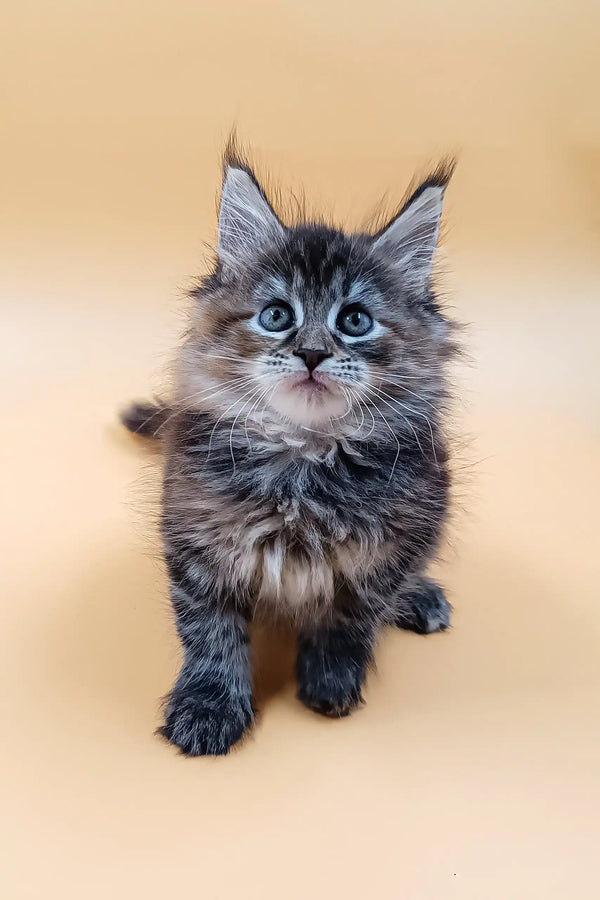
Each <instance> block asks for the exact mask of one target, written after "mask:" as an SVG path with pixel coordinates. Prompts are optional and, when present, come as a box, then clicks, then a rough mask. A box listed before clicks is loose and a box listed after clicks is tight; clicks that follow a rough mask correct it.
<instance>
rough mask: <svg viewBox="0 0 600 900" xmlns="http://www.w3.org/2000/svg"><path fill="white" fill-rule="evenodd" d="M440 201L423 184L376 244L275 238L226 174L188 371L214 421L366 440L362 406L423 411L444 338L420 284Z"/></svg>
mask: <svg viewBox="0 0 600 900" xmlns="http://www.w3.org/2000/svg"><path fill="white" fill-rule="evenodd" d="M442 194H443V184H436V183H433V182H432V184H431V185H425V186H422V187H421V188H420V189H419V191H417V192H416V193H415V194H414V195H413V197H412V198H411V200H409V202H408V204H406V205H405V207H404V209H403V211H402V212H401V213H400V214H399V215H398V216H397V217H396V218H395V219H394V220H392V222H391V223H390V224H389V225H388V226H387V227H386V228H385V229H383V230H382V231H381V232H380V233H378V234H377V235H375V236H369V235H364V234H359V235H352V236H348V235H344V234H343V233H341V232H338V231H334V230H332V229H330V228H326V227H325V226H321V225H304V226H300V227H296V228H285V227H284V226H283V225H282V224H281V223H280V222H279V220H278V219H277V217H276V216H275V214H274V212H273V210H272V209H271V207H270V205H269V204H268V201H267V200H266V198H265V196H264V194H263V192H262V190H261V189H260V187H259V186H258V184H257V182H256V181H255V179H254V177H253V176H252V174H251V173H249V172H248V171H247V170H246V169H244V168H240V167H230V168H229V169H228V171H227V174H226V178H225V183H224V188H223V195H222V199H221V210H220V217H219V247H218V252H219V263H220V265H219V267H218V269H217V272H216V273H215V275H214V276H212V278H211V279H209V281H208V282H207V283H206V284H205V286H204V287H203V288H202V289H201V290H200V291H199V292H198V296H199V298H200V299H201V301H203V302H202V308H203V315H202V317H201V320H200V321H201V324H200V327H199V330H198V344H197V346H196V351H197V352H196V353H195V362H194V365H196V366H198V367H199V368H200V369H201V370H202V371H201V372H200V371H199V372H198V376H199V378H198V379H197V380H195V382H196V384H198V385H200V384H202V385H203V386H205V388H206V391H207V393H208V396H210V397H212V398H213V399H216V401H217V402H216V404H215V405H216V408H218V409H219V410H220V412H221V414H223V415H224V416H225V417H227V416H229V417H236V416H239V419H240V421H241V422H244V421H247V419H246V417H247V416H256V415H257V414H261V413H262V412H263V411H264V410H269V412H270V413H271V414H274V415H276V416H278V417H279V418H280V419H281V420H282V421H283V422H287V423H289V424H290V425H292V426H297V427H299V428H308V429H310V428H326V429H329V430H330V431H331V429H332V428H333V430H335V425H336V423H338V424H342V425H343V424H348V425H352V426H353V427H354V429H358V428H359V427H364V428H365V429H366V430H368V427H371V430H372V427H374V426H371V423H372V422H373V421H374V416H373V411H374V410H375V411H377V412H378V414H379V416H380V417H381V416H383V417H385V418H386V419H388V418H391V415H390V410H391V411H392V412H393V411H394V410H395V412H396V414H397V415H401V409H402V402H403V401H402V398H404V402H407V401H408V403H410V402H411V401H410V395H411V394H413V395H416V396H418V397H419V398H421V399H422V400H423V401H425V402H427V397H426V396H423V395H424V394H425V395H426V394H427V393H428V392H431V391H432V390H433V389H434V385H435V383H436V378H434V379H433V381H432V379H431V374H432V366H433V370H435V369H436V362H435V360H436V357H437V356H439V358H440V360H441V359H442V358H443V355H444V344H445V340H446V337H447V326H446V323H445V321H444V319H443V318H442V316H441V314H440V312H439V310H438V309H437V307H436V305H435V302H434V301H433V298H432V297H431V295H430V293H429V286H428V282H429V275H430V271H431V261H432V257H433V252H434V249H435V245H436V242H437V236H438V230H439V217H440V213H441V201H442ZM430 382H431V383H430ZM213 387H214V389H215V390H214V391H211V388H213ZM417 392H418V393H417ZM392 404H393V405H392ZM386 407H387V408H386ZM382 411H383V412H382Z"/></svg>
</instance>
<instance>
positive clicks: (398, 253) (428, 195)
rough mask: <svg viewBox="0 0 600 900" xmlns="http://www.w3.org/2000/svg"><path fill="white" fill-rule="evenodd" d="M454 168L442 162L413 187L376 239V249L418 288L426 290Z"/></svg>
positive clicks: (410, 283)
mask: <svg viewBox="0 0 600 900" xmlns="http://www.w3.org/2000/svg"><path fill="white" fill-rule="evenodd" d="M452 171H453V166H451V165H445V166H440V167H439V168H438V169H437V170H436V171H435V172H434V174H433V175H432V176H431V177H430V178H428V179H427V180H426V181H424V182H423V183H422V184H421V185H419V187H418V188H417V189H416V191H413V193H412V194H411V196H410V197H409V198H408V200H407V201H406V203H405V204H404V205H403V207H402V209H401V210H400V211H399V212H398V213H397V214H396V215H395V216H394V218H393V219H392V220H391V221H390V222H388V224H387V225H386V226H385V227H384V228H382V229H381V231H379V232H378V233H377V234H376V235H375V237H374V240H373V250H375V251H376V252H378V253H384V254H385V255H386V257H387V258H388V260H389V261H390V262H391V263H392V264H393V265H395V266H397V267H398V268H399V269H400V270H401V271H402V275H403V277H404V279H405V281H406V282H407V283H408V284H409V285H411V286H412V287H413V288H414V289H415V290H420V291H422V290H425V289H426V288H427V286H428V283H429V278H430V276H431V269H432V266H433V255H434V253H435V248H436V247H437V242H438V237H439V233H440V221H441V217H442V204H443V200H444V191H445V189H446V185H447V184H448V181H449V180H450V176H451V175H452Z"/></svg>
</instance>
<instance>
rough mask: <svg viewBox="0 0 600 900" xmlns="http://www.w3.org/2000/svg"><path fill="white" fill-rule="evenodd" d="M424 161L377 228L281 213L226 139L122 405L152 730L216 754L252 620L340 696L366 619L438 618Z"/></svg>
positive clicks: (438, 180) (433, 344) (323, 689)
mask: <svg viewBox="0 0 600 900" xmlns="http://www.w3.org/2000/svg"><path fill="white" fill-rule="evenodd" d="M451 174H452V165H451V164H446V165H442V166H440V167H438V168H437V169H436V171H435V172H434V173H433V174H432V175H431V176H430V177H429V178H427V179H426V180H425V181H424V182H423V183H422V184H420V185H419V187H418V188H417V189H416V190H415V191H414V192H413V193H412V194H411V195H410V197H409V198H408V200H407V201H406V203H404V205H403V206H402V208H401V209H400V210H399V212H398V213H397V214H396V215H395V216H394V217H393V218H392V219H391V220H390V221H389V222H388V223H387V224H386V225H385V227H383V228H381V230H380V231H378V232H377V233H376V234H374V235H370V234H363V233H359V234H350V235H348V234H344V233H342V232H340V231H336V230H334V229H332V228H330V227H326V226H325V225H323V224H315V223H313V222H303V223H302V224H299V225H296V226H294V227H287V226H285V225H284V224H283V223H282V222H281V221H280V219H279V218H278V216H277V215H276V213H275V211H274V209H273V207H272V205H271V204H270V202H269V200H268V198H267V196H266V194H265V192H264V190H263V188H262V187H261V185H260V184H259V182H258V180H257V178H256V176H255V175H254V173H253V171H252V170H251V168H250V167H249V166H248V165H247V164H246V162H245V161H244V160H242V159H241V158H240V157H239V155H238V154H237V153H236V151H235V150H232V149H229V150H228V151H227V153H226V156H225V162H224V180H223V188H222V193H221V202H220V210H219V226H218V246H217V262H216V265H215V268H214V270H213V271H212V272H211V274H210V275H209V276H208V277H207V278H205V279H204V280H203V281H202V283H201V284H200V286H199V287H197V288H196V289H195V290H194V291H193V300H194V308H193V313H192V319H191V322H190V327H189V332H188V335H187V339H186V341H185V344H184V346H183V348H182V350H181V352H180V357H179V363H178V374H177V379H176V387H175V390H174V396H173V398H172V400H171V401H170V402H169V403H168V404H165V405H164V406H150V405H143V404H134V405H133V406H132V407H130V408H129V410H128V411H127V412H126V413H125V414H124V416H123V421H124V424H125V425H126V426H127V427H128V428H129V429H130V430H132V431H135V432H137V433H140V434H144V435H160V436H163V437H164V447H165V457H166V462H165V472H164V489H163V516H162V533H163V539H164V551H165V557H166V561H167V566H168V571H169V577H170V591H171V599H172V603H173V607H174V610H175V615H176V621H177V629H178V633H179V637H180V639H181V642H182V644H183V651H184V659H183V665H182V667H181V671H180V673H179V675H178V677H177V680H176V682H175V685H174V688H173V690H172V692H171V694H170V696H169V698H168V702H167V705H166V716H165V724H164V726H163V727H162V729H161V733H162V734H163V735H164V736H165V737H167V738H168V739H169V740H170V741H171V742H172V743H173V744H175V745H176V746H177V747H179V748H180V749H181V750H182V751H183V752H185V753H188V754H191V755H202V754H223V753H227V752H228V750H229V749H230V747H231V746H232V745H233V744H235V743H236V741H238V740H239V739H240V738H241V737H242V735H243V734H244V733H245V732H246V731H247V729H249V728H250V726H251V725H252V721H253V716H254V710H253V703H252V681H251V664H250V652H249V641H248V622H249V621H250V620H252V618H253V617H255V616H257V615H266V616H272V617H277V618H283V619H286V620H288V621H289V620H291V621H292V622H293V623H294V624H295V625H296V627H297V629H298V659H297V679H298V697H299V698H300V700H301V701H302V702H303V703H305V704H306V705H307V706H308V707H310V708H311V709H313V710H315V711H316V712H319V713H323V714H324V715H328V716H334V717H337V716H345V715H347V714H348V713H350V712H351V711H352V710H353V709H355V708H356V707H357V706H358V705H359V704H360V703H361V702H362V697H361V690H362V687H363V683H364V680H365V675H366V672H367V668H368V666H369V663H370V662H371V659H372V655H373V647H374V643H375V641H376V638H377V635H378V632H379V631H380V629H381V628H382V627H383V626H385V625H390V624H391V625H397V626H399V627H401V628H409V629H411V630H413V631H417V632H419V633H428V632H431V631H438V630H442V629H445V628H446V627H447V626H448V625H449V621H450V606H449V604H448V602H447V601H446V599H445V597H444V593H443V591H442V589H441V588H440V587H439V586H438V585H437V584H435V583H434V582H433V581H431V580H430V579H429V578H427V577H426V576H425V574H424V571H425V568H426V566H427V564H428V562H429V561H430V560H431V559H432V557H433V556H434V554H435V552H436V549H437V547H438V544H439V541H440V536H441V532H442V528H443V525H444V520H445V517H446V512H447V506H448V490H449V473H448V453H447V446H446V440H445V437H444V433H443V430H442V425H443V417H444V408H445V401H446V397H447V390H446V380H445V371H446V368H447V363H448V362H449V361H450V360H451V359H452V357H453V355H454V353H455V349H456V346H455V342H454V339H453V327H452V325H451V323H450V322H449V321H448V320H447V318H446V317H445V316H444V314H443V313H442V311H441V309H440V307H439V306H438V303H437V302H436V298H435V296H434V294H433V291H432V287H431V283H430V281H431V269H432V262H433V256H434V251H435V249H436V244H437V240H438V234H439V227H440V217H441V212H442V200H443V195H444V190H445V188H446V185H447V183H448V180H449V178H450V176H451Z"/></svg>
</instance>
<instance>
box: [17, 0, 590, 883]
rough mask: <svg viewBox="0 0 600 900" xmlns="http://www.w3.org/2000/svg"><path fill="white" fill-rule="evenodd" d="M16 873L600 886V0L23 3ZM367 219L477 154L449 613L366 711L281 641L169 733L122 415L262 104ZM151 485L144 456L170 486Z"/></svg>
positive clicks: (450, 249)
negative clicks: (244, 716)
mask: <svg viewBox="0 0 600 900" xmlns="http://www.w3.org/2000/svg"><path fill="white" fill-rule="evenodd" d="M4 20H5V21H4V27H3V29H2V44H3V48H2V53H1V57H2V66H3V68H4V69H5V76H4V79H3V80H4V83H5V86H6V90H4V91H3V94H4V101H3V102H4V111H3V114H2V119H3V124H4V129H3V136H2V148H3V155H4V164H3V171H4V185H3V200H2V206H3V208H4V212H5V216H4V218H3V222H2V226H1V235H0V240H1V243H0V246H1V247H2V292H3V298H4V299H3V310H2V328H3V331H4V333H5V338H6V340H5V341H4V342H3V351H2V360H1V365H2V382H1V383H2V385H3V391H2V396H3V407H4V409H3V414H2V425H3V429H2V431H3V439H2V460H3V464H2V478H3V485H2V507H3V516H2V519H3V524H2V527H3V534H4V536H3V539H2V586H3V589H2V600H1V608H0V613H1V616H2V628H1V640H2V643H3V644H4V647H3V651H2V660H3V662H2V666H3V668H4V670H5V674H4V676H3V681H2V684H3V687H2V693H3V695H4V700H5V704H4V708H5V711H4V712H3V713H2V716H1V718H0V722H1V725H2V729H3V731H4V736H3V738H2V755H3V763H2V769H1V771H2V777H3V778H4V779H5V782H6V785H5V791H4V797H5V799H4V801H3V802H2V820H3V825H4V826H5V831H6V838H5V840H3V842H2V843H3V848H4V849H3V853H4V854H6V859H5V864H4V865H3V867H2V868H3V869H4V876H3V881H4V887H3V889H2V895H3V897H6V898H10V900H16V898H19V900H20V898H36V900H38V898H41V897H44V898H48V897H57V898H58V897H59V898H61V900H70V898H78V900H79V898H86V900H100V898H102V900H106V898H107V897H111V898H112V897H114V898H128V897H149V898H164V897H165V896H168V897H176V896H178V895H181V896H186V897H202V898H207V900H213V898H215V900H216V898H219V900H221V898H225V900H230V898H235V897H238V896H240V897H244V898H248V900H250V898H252V900H253V898H256V900H258V898H260V900H264V898H267V900H271V898H273V900H275V898H277V900H279V898H286V900H287V898H289V900H300V898H306V897H317V898H337V897H340V898H341V897H343V898H351V900H355V898H356V900H358V898H383V900H387V898H390V900H392V898H394V900H396V898H419V900H420V898H431V900H445V898H461V900H463V898H473V900H481V898H499V900H500V898H501V900H507V898H513V897H514V898H540V900H541V898H544V900H547V898H563V897H577V898H588V897H589V898H595V897H597V896H598V890H599V887H598V875H597V857H598V840H599V839H600V829H599V825H598V821H599V815H598V801H599V799H600V762H599V751H600V740H599V738H600V728H599V724H598V700H599V687H600V652H599V651H600V642H599V639H598V633H599V627H600V610H599V603H598V588H597V585H598V572H597V568H598V566H597V559H598V538H599V534H598V527H597V509H598V501H599V497H598V462H599V454H598V445H599V438H598V380H599V378H598V376H599V366H598V342H597V335H598V327H599V325H600V322H599V315H598V308H599V307H598V288H599V277H598V275H599V268H598V209H599V205H598V199H599V195H600V116H599V113H598V86H599V75H600V65H599V56H598V42H599V39H600V6H599V5H598V4H597V3H596V2H593V0H589V2H588V0H555V2H548V0H518V2H517V0H514V2H513V0H510V2H507V0H493V2H492V0H489V2H481V0H437V2H432V3H416V2H415V3H410V4H408V3H401V2H393V0H373V2H370V3H368V4H364V3H359V2H356V0H329V2H318V0H303V2H301V0H293V2H287V3H286V2H276V0H255V2H253V3H250V2H245V0H233V2H220V3H217V2H214V3H207V2H206V0H193V2H192V0H170V2H157V3H151V2H148V0H145V2H142V0H104V2H92V0H59V2H55V3H50V2H47V0H21V2H20V3H18V4H17V3H14V4H11V5H10V7H9V8H6V9H5V16H4ZM234 123H236V124H237V127H238V130H239V133H240V135H241V136H242V138H243V139H244V140H245V141H247V142H248V143H250V144H251V145H252V146H253V147H254V149H255V155H256V158H257V159H258V160H259V162H260V163H261V164H263V165H264V166H265V167H268V168H269V170H270V171H271V173H272V176H273V178H274V179H275V181H276V182H278V183H280V184H281V185H282V186H283V187H284V188H285V187H292V188H294V189H297V188H298V187H299V186H300V185H302V186H303V187H304V189H305V192H306V195H307V197H308V199H309V201H310V202H311V203H312V204H313V205H314V206H315V207H316V208H318V209H321V210H325V211H328V212H329V213H331V214H332V215H333V216H335V218H336V219H337V220H338V221H340V222H342V223H346V224H350V225H357V224H360V223H361V221H362V220H363V219H364V216H365V215H366V214H367V213H369V212H372V211H373V210H374V209H375V208H376V207H377V204H378V203H379V201H380V200H381V198H382V197H383V195H384V194H385V193H386V192H387V195H388V201H389V203H390V204H391V203H393V202H394V199H398V198H399V197H400V196H401V194H402V193H403V191H404V188H405V187H406V184H407V181H408V180H409V178H410V176H411V175H412V173H413V171H414V170H415V169H422V168H423V166H424V165H426V164H427V163H428V162H429V161H431V160H434V159H435V158H436V157H437V156H438V155H439V154H441V153H445V152H447V151H457V152H458V153H459V158H460V165H459V168H458V171H457V174H456V177H455V180H454V181H453V183H452V186H451V188H450V190H449V191H448V197H447V221H448V231H447V238H446V242H445V248H444V251H443V254H442V255H443V256H444V257H446V258H447V260H448V267H449V270H450V274H449V276H448V280H447V284H448V286H449V292H450V298H451V299H450V302H451V303H452V304H453V305H454V306H455V308H456V312H457V314H458V315H459V317H460V318H461V319H462V320H463V321H466V322H468V323H470V327H469V329H468V332H467V341H468V345H469V347H470V350H471V362H472V365H471V366H470V367H468V368H467V369H466V371H465V372H463V374H462V375H461V376H460V380H459V384H460V385H461V390H460V394H461V400H462V402H461V416H462V420H463V425H462V427H463V430H464V432H465V433H468V434H469V436H472V438H473V440H472V441H471V443H470V446H469V449H468V451H467V452H466V453H465V455H464V459H465V462H463V468H462V470H461V471H462V473H463V475H464V477H463V478H461V488H460V493H461V497H460V506H461V510H462V511H460V512H459V514H458V515H457V518H456V523H455V526H454V528H453V531H452V541H451V545H450V547H449V549H448V551H447V553H446V554H445V558H444V560H443V561H442V563H441V570H442V575H443V579H444V581H445V583H446V584H447V586H448V588H449V592H450V596H451V599H452V602H453V603H454V605H455V608H456V615H455V627H454V629H453V630H452V631H451V632H449V633H447V634H444V635H436V636H432V637H431V638H428V639H423V638H419V637H417V636H416V635H412V634H407V633H391V632H390V633H389V634H386V635H385V637H384V638H383V639H382V641H381V647H380V652H379V656H378V671H377V673H376V674H375V675H373V677H371V679H370V681H369V685H368V690H367V701H368V703H367V706H366V707H365V708H364V710H362V711H361V712H360V713H358V714H357V715H355V716H354V717H353V718H350V719H347V720H344V721H342V722H331V721H327V720H323V719H320V718H318V717H317V716H315V715H313V714H312V713H309V712H308V711H307V710H305V709H303V708H302V707H301V706H300V705H299V703H298V702H297V701H296V700H295V699H294V684H293V681H292V678H291V671H292V662H291V647H290V645H289V642H287V643H286V641H285V640H283V642H282V643H281V644H274V643H273V638H272V636H267V637H266V638H265V637H264V636H263V638H262V640H261V641H260V642H259V643H260V647H259V648H258V650H259V653H258V656H259V663H258V665H259V674H258V696H259V700H260V705H261V721H260V723H259V727H258V728H257V729H256V732H255V736H254V737H253V738H252V739H251V740H249V741H248V742H247V743H246V745H245V746H244V747H243V748H242V749H240V750H239V752H236V753H235V754H233V755H232V756H231V757H230V758H226V759H220V760H216V761H215V760H186V759H183V758H181V757H178V756H177V755H176V754H175V753H174V751H173V750H172V749H171V748H170V747H169V746H167V745H166V744H163V743H161V742H160V741H159V740H158V739H156V738H155V737H153V733H152V732H153V728H154V727H155V726H156V725H157V724H158V722H159V720H160V715H159V707H158V698H159V697H160V695H161V694H163V693H164V692H165V691H166V690H167V689H168V687H169V685H170V683H171V680H172V678H173V675H174V673H175V671H176V668H177V661H178V648H177V643H176V640H175V636H174V630H173V627H172V623H171V620H170V615H169V611H168V605H167V600H166V585H165V579H164V575H163V571H162V569H161V566H160V563H159V561H158V559H157V556H156V545H155V543H154V542H153V539H152V527H151V525H150V524H149V517H150V516H151V514H152V512H151V507H152V503H151V499H149V497H150V494H151V491H150V494H149V492H148V487H147V486H148V485H149V484H151V483H152V481H153V479H154V480H155V479H156V477H157V464H156V463H157V461H156V460H155V459H153V458H152V456H151V454H149V453H147V452H146V450H145V449H144V448H143V447H142V446H141V445H139V444H136V443H135V441H134V440H133V439H129V438H128V437H127V436H126V435H124V434H121V433H120V431H119V430H118V428H117V427H116V426H115V410H116V409H117V407H118V406H119V405H120V404H121V403H122V401H124V400H127V399H128V398H130V397H133V396H144V395H146V394H147V393H148V392H149V390H150V389H151V388H156V387H157V386H158V385H159V384H160V379H161V372H162V371H163V367H164V365H165V363H166V362H167V360H168V357H169V351H170V348H171V347H172V345H173V342H174V340H175V337H176V335H177V333H178V332H179V330H180V328H181V318H180V315H179V313H178V310H179V306H180V304H179V297H180V295H181V293H182V291H183V289H184V288H185V286H186V285H187V284H188V279H189V277H190V276H192V275H194V274H195V273H196V272H198V271H200V270H201V268H202V265H203V253H204V242H206V241H209V242H210V241H211V240H212V239H213V236H214V230H215V217H214V201H215V195H216V190H217V186H218V178H219V171H218V155H219V148H220V147H221V145H222V143H223V140H224V139H225V137H226V135H227V133H228V131H229V129H230V127H231V126H232V124H234ZM143 473H146V474H143Z"/></svg>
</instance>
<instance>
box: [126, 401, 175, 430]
mask: <svg viewBox="0 0 600 900" xmlns="http://www.w3.org/2000/svg"><path fill="white" fill-rule="evenodd" d="M170 412H171V410H170V409H169V407H168V406H164V405H162V404H160V403H130V404H129V406H127V407H125V409H124V410H122V411H121V413H120V416H119V418H120V419H121V422H122V424H123V425H124V426H125V428H127V429H128V431H131V432H133V434H139V435H141V436H142V437H149V438H156V437H160V436H161V429H162V427H163V425H165V424H166V422H167V419H168V418H169V415H170Z"/></svg>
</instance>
